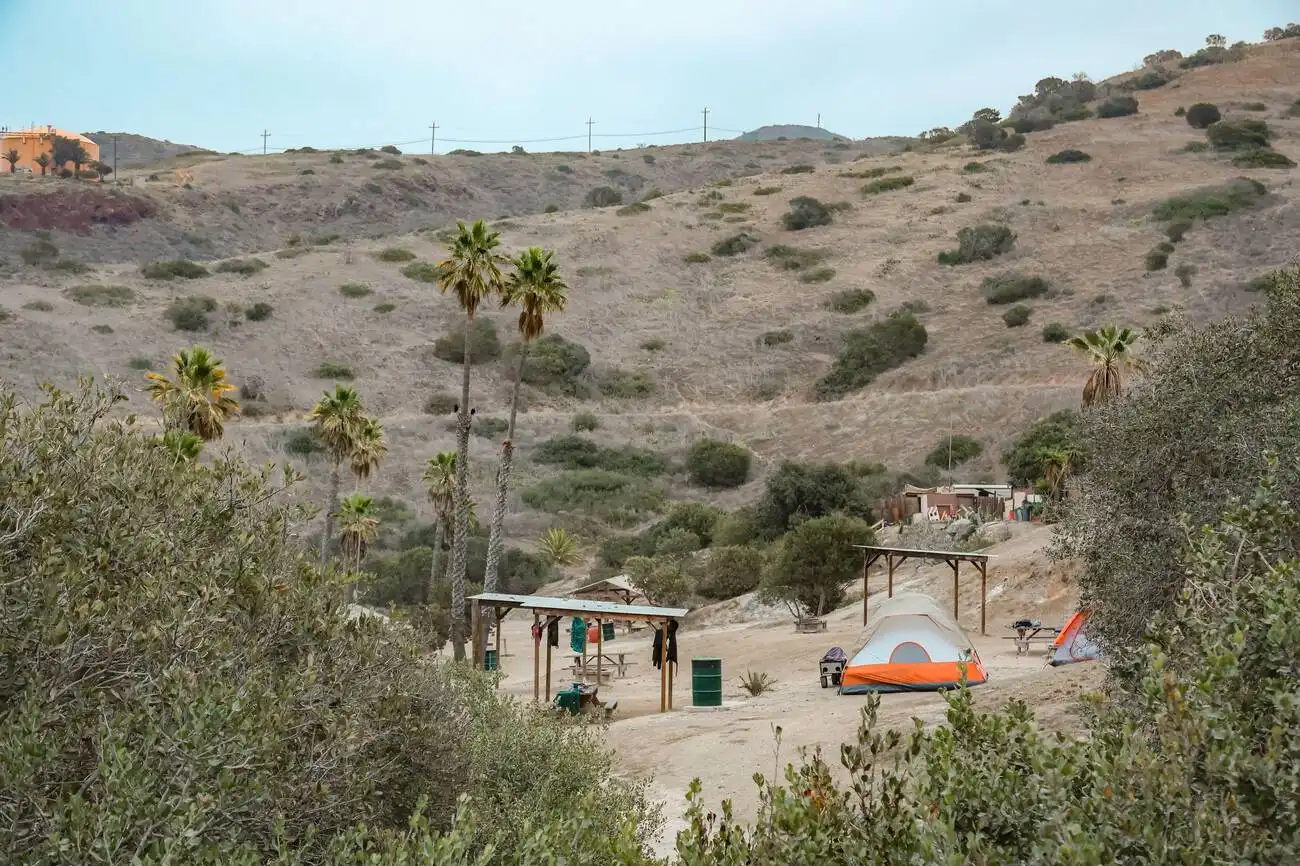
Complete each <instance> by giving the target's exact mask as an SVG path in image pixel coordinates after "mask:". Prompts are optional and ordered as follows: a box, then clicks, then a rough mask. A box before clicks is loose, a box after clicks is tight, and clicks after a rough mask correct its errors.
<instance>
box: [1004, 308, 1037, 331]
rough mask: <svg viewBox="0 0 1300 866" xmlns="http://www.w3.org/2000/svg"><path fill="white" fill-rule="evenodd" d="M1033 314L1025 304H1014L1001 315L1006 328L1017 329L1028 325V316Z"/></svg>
mask: <svg viewBox="0 0 1300 866" xmlns="http://www.w3.org/2000/svg"><path fill="white" fill-rule="evenodd" d="M1032 312H1033V310H1032V309H1030V308H1029V307H1028V306H1026V305H1025V304H1016V305H1015V306H1014V307H1012V308H1011V309H1009V310H1007V311H1006V312H1005V313H1003V314H1002V321H1003V322H1005V323H1006V326H1007V327H1008V328H1019V327H1021V326H1022V325H1027V324H1029V316H1030V314H1031V313H1032Z"/></svg>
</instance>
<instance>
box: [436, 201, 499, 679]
mask: <svg viewBox="0 0 1300 866" xmlns="http://www.w3.org/2000/svg"><path fill="white" fill-rule="evenodd" d="M500 245H501V238H500V236H499V235H498V234H497V233H496V232H494V231H491V230H489V229H488V227H487V223H485V222H483V220H475V222H474V224H473V225H466V224H465V223H463V222H458V223H456V237H455V238H453V239H452V241H451V243H449V244H448V245H447V258H445V259H444V260H443V261H441V262H439V263H438V285H439V287H440V289H441V291H442V292H443V293H444V294H445V293H447V292H451V293H452V294H454V295H455V296H456V301H457V303H459V304H460V308H461V310H463V311H464V313H465V354H464V361H463V369H462V374H461V385H460V405H459V406H457V407H456V525H455V527H454V530H453V532H452V541H451V607H452V616H451V622H452V628H451V645H452V650H453V654H454V657H455V659H456V661H463V660H464V658H465V624H464V620H465V560H466V553H467V548H468V545H469V501H470V500H469V430H470V407H469V372H470V349H471V347H472V345H473V343H472V340H471V336H472V332H473V327H474V315H475V314H476V313H477V312H478V308H479V305H480V304H482V303H483V302H484V301H487V300H489V299H491V298H492V297H493V296H495V295H499V294H500V292H501V268H500V263H501V261H502V256H501V254H500V253H498V252H497V247H499V246H500Z"/></svg>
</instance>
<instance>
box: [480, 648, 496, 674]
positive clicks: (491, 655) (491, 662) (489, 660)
mask: <svg viewBox="0 0 1300 866" xmlns="http://www.w3.org/2000/svg"><path fill="white" fill-rule="evenodd" d="M496 669H497V651H496V650H494V649H485V650H483V670H485V671H494V670H496Z"/></svg>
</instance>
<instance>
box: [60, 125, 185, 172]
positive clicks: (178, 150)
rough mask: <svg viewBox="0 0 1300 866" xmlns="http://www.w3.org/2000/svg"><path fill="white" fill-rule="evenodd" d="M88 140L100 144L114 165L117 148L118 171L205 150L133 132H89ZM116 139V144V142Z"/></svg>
mask: <svg viewBox="0 0 1300 866" xmlns="http://www.w3.org/2000/svg"><path fill="white" fill-rule="evenodd" d="M84 134H85V136H86V137H87V138H89V139H90V140H91V141H93V142H95V144H98V145H99V147H100V154H101V156H102V157H103V159H104V160H105V161H106V162H108V163H110V164H111V163H112V160H113V148H114V146H115V145H116V147H117V168H118V171H121V170H122V169H128V168H140V167H143V166H146V165H149V164H150V163H154V162H157V161H158V160H160V159H170V158H171V157H174V156H183V155H185V154H187V153H194V152H196V151H202V150H203V148H201V147H195V146H194V145H192V144H176V143H175V142H172V141H167V140H166V139H158V138H150V137H149V136H147V135H137V134H136V133H133V132H104V131H103V130H100V131H99V132H87V133H84ZM114 139H116V142H115V141H114Z"/></svg>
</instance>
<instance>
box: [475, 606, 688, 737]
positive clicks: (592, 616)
mask: <svg viewBox="0 0 1300 866" xmlns="http://www.w3.org/2000/svg"><path fill="white" fill-rule="evenodd" d="M469 602H470V605H471V607H470V646H471V647H472V649H473V656H472V662H473V665H474V667H476V668H480V669H481V668H482V667H483V657H484V650H485V649H486V648H487V647H486V644H485V642H484V640H483V638H484V633H485V632H484V625H485V620H484V613H485V612H488V613H489V614H490V615H491V616H493V617H495V620H496V621H497V622H500V621H501V620H502V619H504V618H505V617H506V616H508V615H509V614H510V612H511V611H514V610H522V611H524V612H526V613H531V614H532V615H533V634H534V638H533V700H534V701H535V702H539V703H540V702H541V701H542V670H541V669H542V649H541V645H542V644H543V643H545V644H546V680H545V682H546V697H545V700H546V701H547V702H549V701H550V700H551V644H550V641H548V640H546V639H545V635H546V632H547V629H549V628H550V626H551V623H554V622H558V621H559V620H561V619H563V618H564V617H566V616H580V617H583V618H584V619H587V620H590V621H592V622H595V623H596V625H597V629H596V633H597V635H598V637H597V643H596V682H597V683H599V682H600V674H601V669H602V666H603V663H604V647H603V640H604V628H603V625H604V623H606V622H645V623H649V624H650V626H651V628H653V629H655V630H656V631H658V632H659V633H660V637H661V640H660V653H661V657H660V667H659V712H661V713H663V712H667V711H668V710H671V709H672V708H673V671H672V665H670V664H668V645H669V630H668V624H669V623H670V622H672V621H677V622H680V621H681V620H682V619H684V618H685V617H686V614H687V613H689V612H690V611H689V610H688V609H687V608H684V607H653V606H651V605H637V604H620V603H617V602H611V601H592V600H589V599H580V598H554V597H550V596H543V595H510V594H507V593H498V592H484V593H480V594H479V595H475V596H471V597H470V598H469ZM496 635H497V637H496V639H497V641H498V642H499V641H500V640H501V629H500V628H498V629H497V630H496ZM499 649H500V647H499V646H498V650H499ZM498 657H499V656H498Z"/></svg>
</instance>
